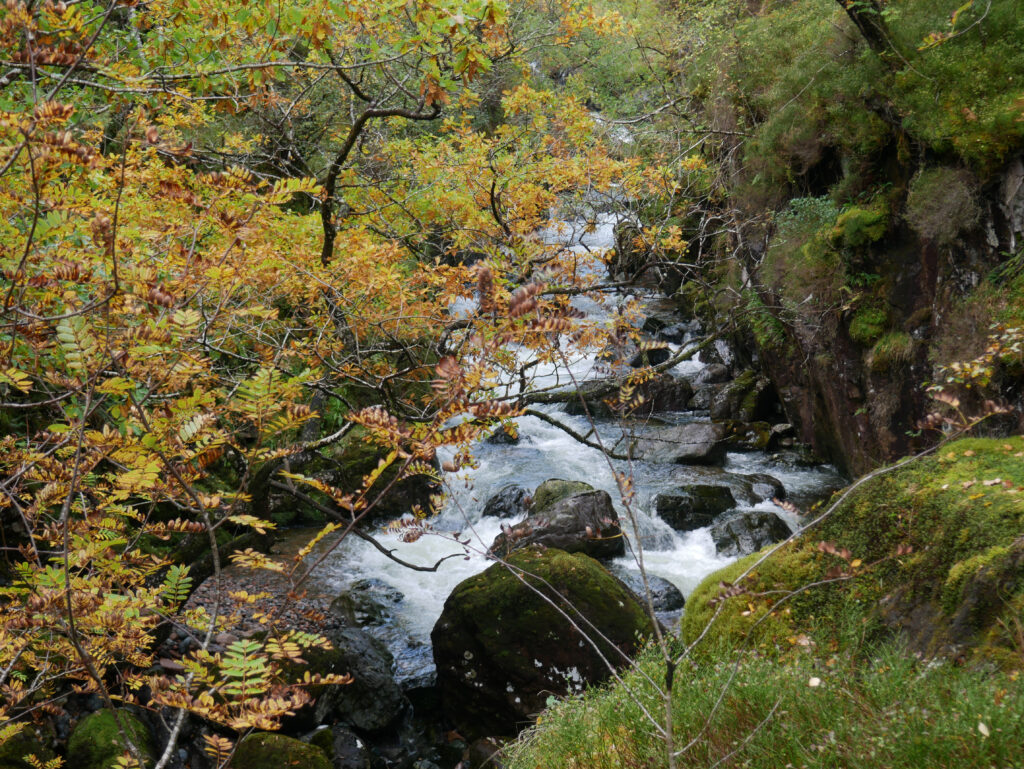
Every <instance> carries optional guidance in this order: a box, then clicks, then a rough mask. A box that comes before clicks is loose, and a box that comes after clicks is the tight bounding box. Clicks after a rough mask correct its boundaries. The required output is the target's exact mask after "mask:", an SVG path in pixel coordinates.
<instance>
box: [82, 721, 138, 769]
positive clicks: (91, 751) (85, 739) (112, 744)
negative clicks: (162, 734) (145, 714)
mask: <svg viewBox="0 0 1024 769" xmlns="http://www.w3.org/2000/svg"><path fill="white" fill-rule="evenodd" d="M118 722H120V726H121V728H122V729H124V730H125V731H126V732H127V733H128V735H129V737H130V738H131V741H132V743H133V744H134V745H135V747H136V748H138V750H139V752H140V753H141V754H142V758H143V760H144V762H145V764H146V766H152V765H153V761H154V750H153V739H152V737H151V736H150V733H149V729H147V728H146V725H145V724H144V723H142V721H141V719H139V717H138V716H136V715H134V714H133V713H130V712H129V711H127V710H125V709H120V710H118V711H117V714H116V716H115V714H114V712H113V711H111V710H98V711H96V712H95V713H90V714H89V715H87V716H86V717H85V718H83V719H82V720H81V721H79V722H78V724H77V725H76V726H75V729H74V731H72V732H71V737H70V738H69V739H68V755H67V766H68V769H110V767H111V766H113V764H114V761H115V760H117V758H118V757H119V756H121V755H122V754H123V753H124V752H125V750H126V749H127V746H126V745H125V741H124V739H123V738H122V736H121V730H120V729H119V728H118Z"/></svg>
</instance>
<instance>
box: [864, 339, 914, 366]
mask: <svg viewBox="0 0 1024 769" xmlns="http://www.w3.org/2000/svg"><path fill="white" fill-rule="evenodd" d="M913 352H914V340H913V338H912V337H911V336H910V334H907V333H905V332H903V331H890V332H889V333H888V334H886V335H885V336H883V337H882V338H881V339H879V340H878V341H877V342H875V346H874V347H872V348H871V357H870V365H871V370H872V371H875V372H879V371H888V370H889V369H892V368H894V367H896V366H901V365H903V364H905V363H907V362H909V361H910V358H911V356H912V355H913Z"/></svg>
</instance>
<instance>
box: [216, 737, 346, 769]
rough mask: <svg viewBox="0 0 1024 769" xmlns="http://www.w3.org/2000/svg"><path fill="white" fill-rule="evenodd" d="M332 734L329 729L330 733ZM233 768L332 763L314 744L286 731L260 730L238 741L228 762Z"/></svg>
mask: <svg viewBox="0 0 1024 769" xmlns="http://www.w3.org/2000/svg"><path fill="white" fill-rule="evenodd" d="M328 733H329V732H328ZM229 766H230V767H231V768H232V769H284V767H292V766H294V767H301V768H302V769H331V762H330V761H329V760H328V759H327V756H326V755H325V754H324V752H323V751H322V750H321V749H320V748H318V747H316V746H315V745H309V744H307V743H305V742H300V741H299V740H296V739H292V738H291V737H285V736H284V735H283V734H271V733H269V732H257V733H255V734H250V735H249V736H248V737H245V738H244V739H243V740H242V741H241V742H239V743H238V748H237V749H236V750H235V755H234V757H233V758H232V759H231V764H230V765H229Z"/></svg>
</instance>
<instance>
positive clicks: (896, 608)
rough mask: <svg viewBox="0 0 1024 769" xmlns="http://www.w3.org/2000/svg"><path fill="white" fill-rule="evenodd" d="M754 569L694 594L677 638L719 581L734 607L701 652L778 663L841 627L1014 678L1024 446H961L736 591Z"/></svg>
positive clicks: (697, 619) (781, 556)
mask: <svg viewBox="0 0 1024 769" xmlns="http://www.w3.org/2000/svg"><path fill="white" fill-rule="evenodd" d="M822 542H825V543H829V544H828V545H825V546H822V545H821V544H820V543H822ZM832 551H836V552H838V554H836V553H835V552H832ZM759 559H760V554H757V553H755V554H754V555H751V556H748V557H747V558H745V559H743V560H741V561H738V562H736V563H734V564H732V565H730V566H729V567H727V568H726V569H723V570H721V571H719V572H716V573H714V574H712V575H710V576H709V577H708V578H707V579H706V580H705V581H704V582H703V583H702V584H701V585H700V586H699V587H698V588H697V590H696V591H694V593H693V594H692V595H691V596H690V599H689V601H688V602H687V612H686V615H685V616H684V618H683V621H682V629H683V636H684V639H686V640H691V641H692V640H693V639H695V638H697V637H698V636H699V635H700V634H701V633H702V632H703V630H704V628H705V626H706V624H707V622H708V621H710V619H711V617H712V615H713V614H714V613H715V612H716V611H717V610H718V605H717V601H718V599H720V598H721V597H722V595H723V588H722V587H721V583H723V582H724V583H726V584H727V585H735V587H733V588H726V593H725V595H726V596H728V594H729V593H735V592H738V591H742V595H738V596H736V597H726V599H725V603H724V605H723V606H722V607H721V611H720V612H719V616H718V618H717V619H716V620H715V622H714V624H713V626H712V629H711V632H710V633H708V634H706V636H705V641H704V642H702V645H703V646H704V648H705V649H713V648H717V646H718V644H719V643H727V644H734V643H746V644H751V645H753V646H755V647H758V648H763V649H774V650H783V651H784V650H786V649H789V648H792V643H793V639H799V638H802V637H805V636H807V635H808V634H809V636H812V637H813V636H815V635H817V636H819V640H823V639H828V638H829V637H830V636H833V637H834V634H835V633H838V632H841V629H842V626H843V624H844V623H843V622H840V621H839V620H840V618H846V620H847V621H846V623H845V624H847V625H849V624H850V623H851V622H852V624H853V625H855V626H856V627H857V628H858V633H874V634H877V635H878V636H879V637H885V636H889V635H893V634H898V635H900V636H902V637H903V638H904V639H905V640H906V642H907V643H908V644H909V645H910V646H911V648H912V649H914V650H915V651H918V652H920V653H923V654H927V655H937V654H938V655H955V656H961V655H965V656H971V655H972V654H979V655H984V656H985V657H986V658H987V659H997V660H999V659H1002V660H1004V661H1006V662H1007V664H1014V665H1017V666H1019V665H1020V664H1021V659H1022V658H1021V647H1020V639H1019V638H1018V637H1016V636H1015V631H1014V630H1013V628H1016V627H1018V625H1017V624H1016V623H1018V622H1019V618H1020V616H1021V614H1020V612H1021V610H1022V609H1024V438H1022V437H1020V436H1017V437H1013V438H1008V439H980V438H972V439H967V440H961V441H957V442H955V443H952V444H950V445H948V446H946V447H944V448H943V449H942V450H941V451H939V452H938V453H936V454H934V455H932V456H930V457H926V458H924V459H921V460H918V461H916V462H913V463H911V464H908V465H907V466H905V467H903V468H901V469H898V470H894V471H893V472H891V473H889V474H886V475H882V476H880V477H878V478H875V479H873V480H872V481H869V482H868V483H865V484H864V485H863V486H862V487H861V488H859V489H858V490H857V491H856V492H855V493H854V494H853V495H851V497H850V498H849V499H847V500H846V501H845V502H844V503H843V504H842V505H840V506H839V507H838V508H837V509H836V510H835V511H834V512H833V513H832V515H831V516H830V517H829V518H828V519H826V520H825V521H824V522H823V523H822V524H821V525H820V526H819V527H818V528H816V529H814V530H812V531H810V532H808V533H807V534H806V535H804V536H803V537H801V538H800V539H799V540H796V541H795V542H793V543H791V544H788V545H786V546H784V547H783V548H781V549H780V550H779V551H778V552H776V553H775V554H773V555H772V556H771V557H769V558H768V559H766V560H765V561H764V562H763V563H761V564H760V565H758V566H757V567H756V568H755V569H754V571H753V572H752V573H751V574H750V575H748V576H747V577H746V578H744V579H742V580H740V577H741V575H742V574H743V573H744V572H745V571H746V570H747V569H749V568H751V567H752V566H753V565H754V563H755V562H756V561H757V560H759ZM830 578H831V581H830V583H829V584H826V585H823V586H820V587H816V588H813V589H810V590H800V588H803V587H805V586H807V585H809V584H811V583H814V582H818V581H822V580H829V579H830ZM837 578H838V580H837ZM791 591H799V592H796V593H794V594H793V595H791V596H790V595H789V593H790V592H791ZM783 598H785V602H784V603H783V604H780V601H782V600H783ZM755 627H756V630H754V628H755Z"/></svg>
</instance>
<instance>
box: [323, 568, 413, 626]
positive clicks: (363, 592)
mask: <svg viewBox="0 0 1024 769" xmlns="http://www.w3.org/2000/svg"><path fill="white" fill-rule="evenodd" d="M404 599H405V596H404V595H402V593H401V591H399V590H396V589H395V588H393V587H391V585H389V584H387V583H386V582H384V581H383V580H379V579H376V578H369V579H361V580H358V581H357V582H353V583H352V585H351V586H350V587H349V589H348V591H347V592H345V593H343V594H342V595H340V596H338V597H337V598H335V599H334V601H333V602H332V603H331V608H330V612H331V613H332V614H334V615H335V616H337V617H339V618H341V619H342V620H344V621H345V622H346V623H347V624H350V625H360V626H365V625H383V624H384V623H385V622H388V621H389V620H390V619H391V617H392V616H393V614H394V609H395V607H396V606H397V605H398V604H400V603H401V602H402V601H403V600H404Z"/></svg>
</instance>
